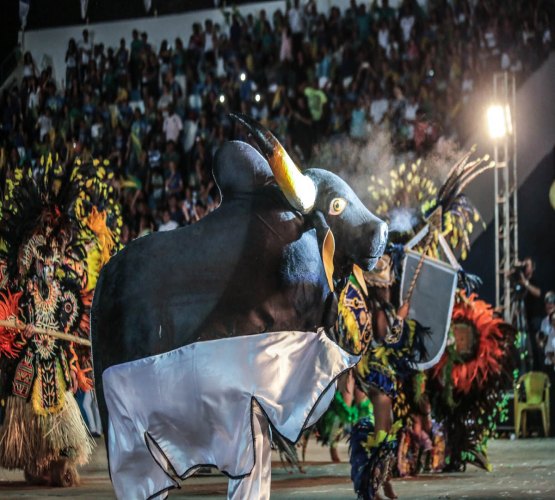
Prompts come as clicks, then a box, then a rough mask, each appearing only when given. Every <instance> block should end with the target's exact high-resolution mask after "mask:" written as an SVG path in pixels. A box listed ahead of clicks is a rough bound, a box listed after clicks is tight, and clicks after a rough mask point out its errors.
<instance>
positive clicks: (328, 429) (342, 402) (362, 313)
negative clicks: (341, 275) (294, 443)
mask: <svg viewBox="0 0 555 500" xmlns="http://www.w3.org/2000/svg"><path fill="white" fill-rule="evenodd" d="M355 269H356V268H355ZM355 272H356V274H357V276H355V275H354V274H353V275H351V276H350V278H349V280H348V281H347V283H346V285H345V287H344V288H343V290H342V292H341V294H340V296H339V302H338V318H337V323H336V325H335V329H334V334H335V335H336V342H338V343H339V344H340V345H342V346H344V347H345V348H346V349H348V350H350V351H353V352H363V351H364V350H365V348H366V347H364V348H363V347H362V344H363V343H364V346H367V345H368V344H369V342H370V341H371V339H372V324H371V316H370V314H369V312H368V307H367V304H366V295H368V289H367V287H366V284H365V282H364V277H363V273H362V271H360V270H359V269H356V271H355ZM357 278H358V279H357ZM362 418H368V419H370V420H371V421H372V422H373V418H374V417H373V414H372V407H371V404H370V400H369V399H368V397H367V396H366V394H364V392H363V391H362V390H361V389H360V388H359V387H358V386H357V385H356V384H355V377H354V369H352V370H349V371H348V372H347V373H345V374H344V375H343V376H342V377H341V378H340V380H339V381H338V390H337V391H336V393H335V397H334V399H333V401H332V403H331V405H330V407H329V408H328V410H327V411H326V413H325V414H324V416H323V417H322V418H321V419H320V420H319V421H318V423H317V424H316V427H315V431H316V439H317V440H318V441H319V442H320V443H321V444H322V445H324V446H329V448H330V455H331V459H332V461H333V462H339V461H340V459H339V454H338V452H337V445H338V443H339V442H340V441H341V439H342V438H343V437H345V436H346V435H347V434H348V433H349V432H350V430H351V428H352V426H353V425H354V424H356V423H357V422H358V421H359V420H360V419H362ZM306 439H308V436H306ZM304 445H305V446H304V449H303V460H304V450H305V449H306V441H305V443H304Z"/></svg>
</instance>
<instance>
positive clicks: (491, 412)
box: [428, 292, 516, 471]
mask: <svg viewBox="0 0 555 500" xmlns="http://www.w3.org/2000/svg"><path fill="white" fill-rule="evenodd" d="M451 335H452V342H451V343H450V345H449V346H448V347H447V350H446V351H445V353H444V355H443V357H442V358H441V360H440V362H439V363H438V364H437V365H436V366H435V367H434V368H432V370H431V371H430V376H429V381H428V393H429V394H431V395H432V405H433V409H434V412H435V415H436V418H438V419H441V421H442V422H443V425H444V427H445V430H446V433H447V456H448V458H449V460H448V462H449V464H448V467H447V468H448V470H455V471H460V470H464V469H465V468H466V464H467V463H471V464H473V465H476V466H477V467H480V468H483V469H485V470H488V471H490V470H491V469H492V466H491V464H490V462H489V460H488V457H487V443H488V440H489V439H490V438H492V437H493V436H494V435H495V430H496V427H497V425H498V424H499V423H500V422H504V421H506V420H507V412H508V409H507V396H506V393H507V391H508V390H510V388H511V386H512V383H513V369H514V367H515V366H514V360H515V359H516V356H515V343H514V342H515V330H514V328H513V327H512V326H511V325H509V324H507V323H504V322H503V320H502V319H501V318H499V317H496V316H495V314H494V312H493V309H492V307H491V306H490V305H489V304H487V303H486V302H484V301H483V300H479V299H478V297H477V296H476V295H475V294H471V295H470V296H469V297H467V296H466V294H465V293H464V292H461V293H460V295H459V297H458V301H457V304H456V305H455V308H454V310H453V317H452V322H451Z"/></svg>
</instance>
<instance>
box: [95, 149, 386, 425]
mask: <svg viewBox="0 0 555 500" xmlns="http://www.w3.org/2000/svg"><path fill="white" fill-rule="evenodd" d="M305 174H306V175H307V176H309V177H310V178H312V179H313V180H314V183H315V184H316V186H317V188H318V191H317V193H318V194H317V199H316V203H315V207H314V210H313V211H312V212H311V213H310V214H308V215H301V214H300V213H299V212H297V211H295V210H293V209H292V208H291V206H290V204H289V203H288V202H287V200H286V199H285V198H284V196H283V195H282V193H281V191H280V189H279V187H278V186H277V185H276V184H275V183H274V178H273V175H272V171H271V170H270V167H269V165H268V163H267V161H266V160H265V159H264V158H263V157H262V156H261V155H260V154H259V153H258V152H257V151H256V150H255V149H254V148H252V147H251V146H249V145H248V144H246V143H243V142H230V143H226V144H225V145H224V146H223V147H222V148H221V149H220V151H219V153H218V155H217V157H216V160H215V166H214V175H215V177H216V180H217V182H218V185H219V187H220V190H221V192H222V200H223V201H222V204H221V206H220V207H219V208H218V209H217V210H215V211H214V212H213V213H211V214H210V215H208V216H207V217H205V218H204V219H202V220H201V221H200V222H198V223H196V224H194V225H192V226H188V227H184V228H181V229H176V230H174V231H171V232H166V233H155V234H152V235H149V236H146V237H143V238H139V239H137V240H135V241H133V242H131V243H130V244H129V245H128V246H127V247H126V248H125V249H123V250H122V251H121V252H120V253H118V254H117V255H116V256H115V257H114V258H113V259H112V260H111V261H110V262H109V263H108V264H107V265H106V266H105V267H104V269H103V270H102V273H101V276H100V278H99V281H98V284H97V287H96V291H95V295H94V301H93V306H92V314H91V315H92V326H91V328H92V342H93V361H94V368H95V378H96V386H97V390H98V394H99V401H100V406H101V413H102V417H103V423H104V424H106V409H105V406H104V402H103V393H102V378H101V376H102V372H103V371H104V370H105V369H107V368H108V367H110V366H112V365H115V364H119V363H124V362H127V361H132V360H136V359H139V358H144V357H147V356H151V355H154V354H158V353H162V352H167V351H169V350H172V349H175V348H178V347H182V346H184V345H187V344H191V343H193V342H197V341H203V340H209V339H215V338H221V337H227V336H239V335H246V334H255V333H260V332H268V331H280V330H305V331H306V330H311V331H314V330H315V329H316V328H318V327H320V326H326V324H329V323H330V322H331V321H333V317H334V314H335V312H336V311H335V308H334V294H333V292H332V291H331V290H330V287H329V286H328V281H327V279H326V273H325V270H324V265H323V263H322V257H321V249H322V241H323V238H324V236H325V234H326V233H327V231H328V230H329V229H331V230H332V231H333V233H334V234H335V238H336V242H337V245H336V253H335V259H334V261H335V268H336V277H341V274H348V272H350V269H351V268H352V265H353V263H357V264H359V265H360V266H361V267H364V268H368V267H371V266H373V263H374V260H375V258H376V257H377V256H379V255H380V254H381V252H382V251H383V245H384V244H385V238H386V232H385V229H384V226H385V225H384V223H383V222H381V221H380V220H379V219H377V218H375V217H374V216H373V215H372V214H371V213H370V212H369V211H368V210H367V209H366V208H365V207H364V206H363V205H362V203H361V202H360V201H359V200H358V198H357V197H356V196H355V194H354V193H353V192H352V190H351V189H350V188H349V187H348V186H347V184H345V183H344V182H343V181H342V180H341V179H339V178H338V177H337V176H335V175H334V174H332V173H330V172H327V171H323V170H318V169H312V170H308V171H306V172H305ZM338 196H339V197H342V198H344V199H346V200H347V201H348V207H347V208H346V209H345V211H344V212H343V214H341V215H338V216H330V215H328V207H329V204H330V201H331V200H332V199H333V198H336V197H338ZM215 361H216V362H217V360H215ZM168 383H171V381H168ZM123 390H124V389H123ZM105 429H106V427H105Z"/></svg>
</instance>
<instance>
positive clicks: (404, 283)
mask: <svg viewBox="0 0 555 500" xmlns="http://www.w3.org/2000/svg"><path fill="white" fill-rule="evenodd" d="M420 257H421V254H419V253H417V252H414V251H413V250H408V251H407V252H406V254H405V260H404V262H403V276H402V278H401V302H402V301H403V299H404V297H406V295H407V291H408V289H409V287H410V284H411V282H412V278H413V276H414V272H415V270H416V266H417V265H418V261H419V260H420ZM456 288H457V270H456V269H455V268H454V267H453V266H451V265H449V264H446V263H445V262H442V261H440V260H437V259H433V258H431V257H424V263H423V265H422V269H421V270H420V273H419V275H418V278H417V280H416V287H415V290H414V293H413V294H412V298H411V301H410V310H409V315H408V317H409V318H410V319H414V320H416V321H418V322H419V323H420V324H421V325H422V326H423V327H427V328H429V329H430V332H431V333H430V335H426V336H425V338H424V339H423V343H424V346H425V348H426V353H425V354H424V355H423V356H421V357H420V359H418V356H417V363H416V366H417V368H418V369H419V370H427V369H428V368H431V367H432V366H434V365H435V364H436V363H437V362H438V361H439V360H440V358H441V355H442V354H443V351H445V346H446V345H447V337H448V334H449V325H450V323H451V313H452V311H453V303H454V300H455V291H456Z"/></svg>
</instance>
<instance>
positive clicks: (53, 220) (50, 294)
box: [0, 156, 121, 486]
mask: <svg viewBox="0 0 555 500" xmlns="http://www.w3.org/2000/svg"><path fill="white" fill-rule="evenodd" d="M112 176H113V174H112V173H111V172H110V171H109V166H108V163H107V162H104V163H102V164H100V163H99V162H98V161H96V160H95V161H94V162H93V163H92V164H81V162H80V161H79V160H77V161H76V163H75V164H73V165H69V166H64V165H63V164H61V163H60V162H58V160H57V158H55V159H54V158H52V156H49V157H48V158H47V159H42V160H41V164H40V167H39V168H38V169H37V170H36V171H35V172H33V171H31V169H30V168H27V167H20V168H17V169H16V170H15V171H12V172H9V173H8V172H4V173H3V181H2V192H1V193H0V194H1V199H2V203H1V214H0V215H1V225H0V320H3V321H2V322H3V323H4V326H0V371H1V376H2V379H1V381H2V384H1V386H0V396H1V403H2V413H1V421H0V466H1V467H4V468H8V469H23V470H24V471H25V476H26V479H27V480H28V481H32V482H38V483H46V484H51V485H56V486H70V485H74V484H76V483H77V482H78V474H77V472H76V468H75V466H77V465H82V464H84V463H86V462H87V461H88V458H89V456H90V454H91V451H92V447H93V445H94V442H93V441H92V438H91V437H90V436H89V434H88V431H87V429H86V426H85V423H84V421H83V419H82V417H81V413H80V411H79V408H78V406H77V403H76V401H75V397H74V392H75V391H76V390H77V389H78V388H79V389H81V390H83V391H89V390H91V389H92V388H93V384H92V380H91V373H92V368H91V350H90V341H89V310H90V304H91V300H92V294H93V291H94V287H95V284H96V280H97V277H98V273H99V272H100V269H101V267H102V266H103V265H104V264H105V263H106V262H107V261H108V259H109V258H110V256H111V255H112V254H113V253H115V252H116V251H117V250H118V249H119V246H120V244H119V233H120V226H121V216H120V209H119V205H118V204H117V201H116V193H115V192H114V189H113V187H112V186H111V185H110V179H111V178H112ZM8 321H9V322H11V323H12V324H14V327H11V328H10V327H9V326H5V325H6V323H7V322H8ZM66 339H69V340H66Z"/></svg>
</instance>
